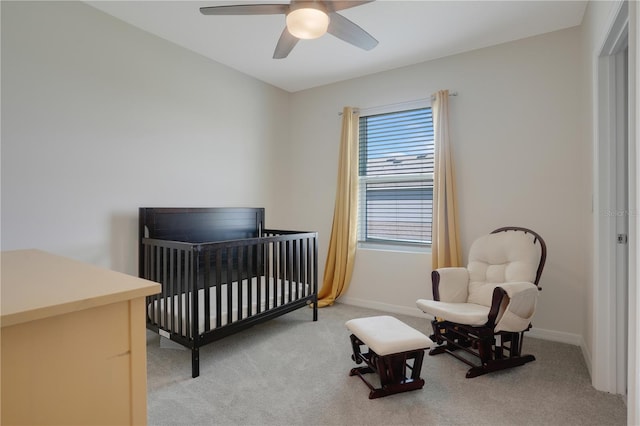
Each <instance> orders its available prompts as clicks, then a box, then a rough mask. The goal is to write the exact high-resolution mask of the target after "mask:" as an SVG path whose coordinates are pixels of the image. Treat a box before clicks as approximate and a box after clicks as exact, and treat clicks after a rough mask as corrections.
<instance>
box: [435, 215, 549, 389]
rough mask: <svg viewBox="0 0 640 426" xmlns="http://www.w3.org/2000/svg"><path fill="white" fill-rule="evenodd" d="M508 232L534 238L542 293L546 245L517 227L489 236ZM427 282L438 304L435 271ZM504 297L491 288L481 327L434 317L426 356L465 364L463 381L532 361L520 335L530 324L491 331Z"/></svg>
mask: <svg viewBox="0 0 640 426" xmlns="http://www.w3.org/2000/svg"><path fill="white" fill-rule="evenodd" d="M510 231H516V232H524V233H525V234H531V235H533V237H534V238H533V243H534V244H536V243H538V244H539V245H540V262H539V264H538V269H537V272H536V278H535V282H534V284H535V285H536V286H537V287H538V290H542V288H541V287H540V285H539V282H540V276H541V275H542V269H543V268H544V264H545V262H546V259H547V246H546V244H545V242H544V240H543V239H542V237H540V235H538V234H537V233H536V232H534V231H532V230H530V229H527V228H521V227H517V226H508V227H503V228H499V229H496V230H495V231H493V232H491V233H492V234H496V233H499V232H510ZM431 282H432V290H433V300H437V301H439V300H440V292H439V286H440V274H439V273H438V271H433V272H432V273H431ZM506 296H507V294H506V292H505V291H504V290H503V289H501V288H500V287H496V288H495V289H494V291H493V297H492V300H491V308H490V310H489V315H488V321H487V322H486V324H484V325H482V326H470V325H465V324H459V323H454V322H450V321H445V320H442V319H438V318H436V319H434V320H433V321H432V322H431V325H432V327H433V335H431V336H430V338H431V340H433V341H434V342H435V343H436V344H437V345H438V346H437V347H435V348H433V349H431V350H430V351H429V355H438V354H441V353H448V354H450V355H452V356H454V357H455V358H457V359H459V360H460V361H462V362H464V363H465V364H467V365H469V366H470V367H471V368H470V369H469V370H468V371H467V374H466V377H467V378H472V377H477V376H480V375H483V374H486V373H490V372H492V371H497V370H503V369H506V368H511V367H517V366H520V365H524V364H526V363H527V362H531V361H534V360H535V357H534V356H533V355H523V354H522V342H523V339H524V333H525V331H528V330H529V329H530V328H531V324H529V326H528V327H527V329H526V330H524V331H521V332H504V331H501V332H497V333H496V332H494V328H495V326H496V320H497V317H498V313H499V310H500V306H501V304H502V301H503V298H504V297H506ZM460 350H461V351H464V352H466V353H468V354H470V355H472V356H473V357H475V358H477V359H479V360H480V363H479V364H477V363H474V362H473V361H471V360H470V359H468V358H466V357H464V356H462V355H460V354H458V353H456V352H457V351H460ZM472 359H473V358H472Z"/></svg>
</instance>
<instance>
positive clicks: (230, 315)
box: [226, 247, 234, 324]
mask: <svg viewBox="0 0 640 426" xmlns="http://www.w3.org/2000/svg"><path fill="white" fill-rule="evenodd" d="M233 252H234V250H233V248H232V247H229V248H227V282H226V286H227V324H231V323H232V322H233Z"/></svg>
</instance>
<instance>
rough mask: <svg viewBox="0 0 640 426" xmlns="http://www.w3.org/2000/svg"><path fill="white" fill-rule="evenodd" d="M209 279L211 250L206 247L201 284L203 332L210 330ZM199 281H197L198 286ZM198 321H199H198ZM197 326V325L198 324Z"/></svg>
mask: <svg viewBox="0 0 640 426" xmlns="http://www.w3.org/2000/svg"><path fill="white" fill-rule="evenodd" d="M210 280H211V250H209V249H208V248H205V249H204V274H203V281H204V282H203V284H202V286H203V287H204V332H205V333H206V332H207V331H209V330H211V320H210V319H209V318H211V298H210V292H211V287H209V282H210ZM199 285H200V283H198V286H199ZM199 297H200V290H199V289H198V298H199ZM198 322H200V321H198ZM198 326H199V325H198Z"/></svg>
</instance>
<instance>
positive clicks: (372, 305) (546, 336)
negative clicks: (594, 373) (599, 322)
mask: <svg viewBox="0 0 640 426" xmlns="http://www.w3.org/2000/svg"><path fill="white" fill-rule="evenodd" d="M339 303H343V304H345V305H352V306H357V307H360V308H368V309H375V310H378V311H383V312H389V313H393V314H401V315H409V316H412V317H419V318H425V317H429V315H427V314H425V313H424V312H422V311H421V310H420V309H418V308H417V307H416V308H411V307H408V306H398V305H390V304H388V303H381V302H374V301H371V300H365V299H357V298H353V297H344V296H343V297H341V298H340V299H339ZM528 336H529V337H533V338H534V339H542V340H549V341H552V342H560V343H568V344H570V345H574V346H579V347H580V348H581V349H582V354H583V356H584V358H585V362H586V364H587V368H588V369H589V372H591V356H590V353H589V351H588V350H587V347H586V344H585V341H584V339H583V337H582V336H581V335H580V334H575V333H567V332H564V331H555V330H546V329H543V328H535V327H533V328H532V329H531V330H529V332H528Z"/></svg>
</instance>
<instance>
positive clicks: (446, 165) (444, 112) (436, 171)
mask: <svg viewBox="0 0 640 426" xmlns="http://www.w3.org/2000/svg"><path fill="white" fill-rule="evenodd" d="M433 96H434V97H435V100H434V101H433V103H432V105H431V109H432V112H433V130H434V136H435V153H434V168H433V226H432V233H431V235H432V243H431V258H432V262H431V263H432V265H431V267H432V269H433V270H435V269H437V268H443V267H448V266H460V265H461V264H462V255H461V253H460V231H459V225H458V203H457V200H456V182H455V169H454V166H453V156H452V155H451V147H450V141H449V91H448V90H440V91H438V93H435V94H434V95H433Z"/></svg>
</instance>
